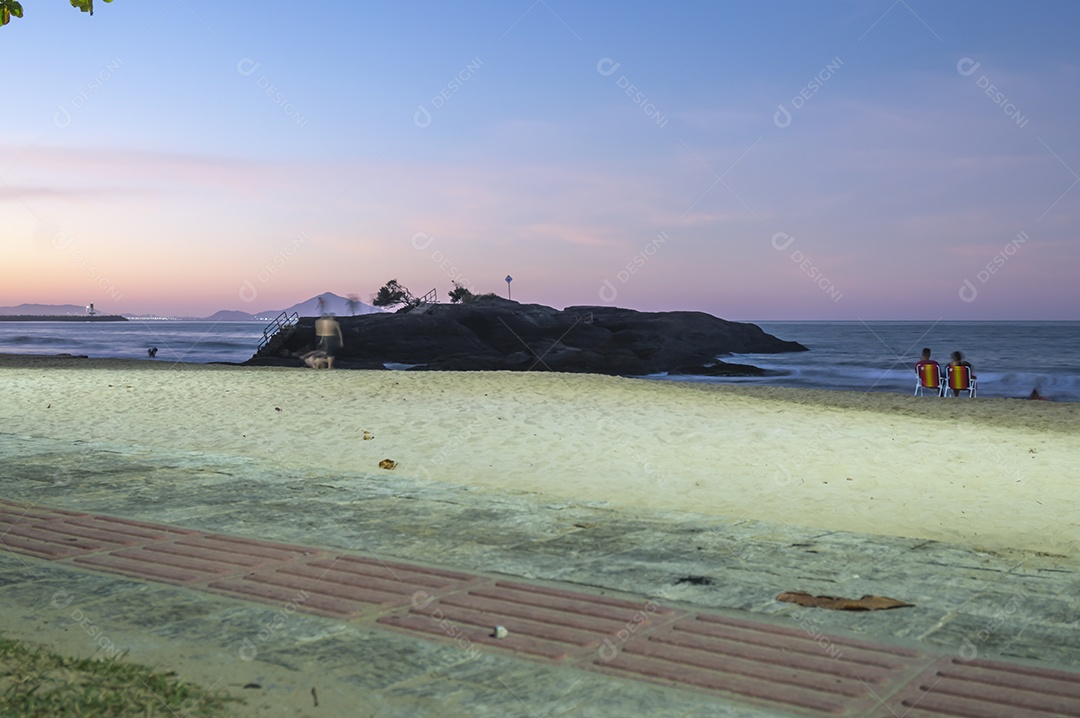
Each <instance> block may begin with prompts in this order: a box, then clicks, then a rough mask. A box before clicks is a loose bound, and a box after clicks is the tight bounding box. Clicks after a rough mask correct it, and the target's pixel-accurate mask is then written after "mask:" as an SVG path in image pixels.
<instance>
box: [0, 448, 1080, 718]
mask: <svg viewBox="0 0 1080 718" xmlns="http://www.w3.org/2000/svg"><path fill="white" fill-rule="evenodd" d="M0 456H2V457H4V458H3V459H0V476H2V477H3V479H4V483H3V485H4V487H5V493H6V494H7V496H8V497H9V498H10V499H14V500H8V501H4V502H0V534H2V538H0V542H2V543H3V544H4V547H5V548H6V549H7V550H8V551H7V552H6V553H5V554H3V555H0V568H2V569H3V572H2V578H0V603H2V605H4V607H5V613H7V614H9V615H17V616H19V617H20V618H21V619H23V620H22V622H23V623H25V625H27V626H33V627H34V629H33V630H34V632H35V633H36V634H37V635H38V637H39V638H40V639H41V640H50V641H54V642H63V643H66V644H73V645H74V647H76V650H77V649H78V646H80V645H82V646H83V648H85V647H87V646H89V647H91V648H95V649H97V650H98V653H99V655H100V654H101V653H106V654H107V653H109V652H110V651H111V652H116V651H117V650H119V649H120V648H123V649H126V650H130V652H131V656H132V658H133V659H136V660H146V658H147V657H150V658H151V661H150V662H154V660H164V658H163V657H166V656H169V657H170V659H169V661H170V663H172V662H178V663H179V664H180V665H179V666H178V667H179V668H181V669H182V670H183V672H184V674H185V676H187V674H188V673H190V672H192V671H189V670H187V669H188V668H189V666H188V663H191V664H195V665H201V666H203V669H202V670H203V672H204V673H206V676H205V678H206V679H207V680H204V681H203V683H204V684H205V685H207V686H209V685H211V684H212V683H214V682H215V680H211V677H212V676H214V675H215V673H216V674H217V679H218V680H220V679H221V676H222V675H226V674H228V675H230V676H233V677H235V676H236V675H242V676H247V677H248V678H247V679H245V680H244V681H242V682H238V681H232V683H238V685H232V684H230V682H228V681H226V682H225V683H223V684H222V685H219V686H218V687H219V688H220V687H227V688H229V689H232V690H233V691H234V692H239V693H246V694H247V697H249V698H253V704H254V705H253V707H252V710H254V711H255V712H254V713H253V714H259V715H263V714H266V715H269V714H289V715H296V714H302V715H335V714H341V715H345V714H349V715H353V714H359V715H363V714H364V713H363V711H369V713H368V714H370V715H380V716H381V715H397V714H401V715H417V714H422V715H427V714H430V715H489V714H490V715H535V716H544V715H587V716H591V715H597V716H603V715H637V714H643V715H644V714H648V715H660V716H669V715H670V716H676V715H678V716H689V715H718V716H820V715H845V716H901V715H910V716H912V717H913V718H919V717H921V718H931V717H932V716H945V715H961V716H963V715H971V716H980V717H987V718H992V717H993V716H1010V717H1012V716H1019V717H1021V718H1023V717H1025V716H1029V717H1030V718H1036V717H1041V716H1050V715H1055V716H1058V715H1066V716H1080V677H1078V675H1077V674H1076V673H1074V672H1072V671H1071V670H1066V671H1062V669H1077V668H1080V641H1078V640H1077V638H1078V630H1080V627H1078V623H1077V615H1078V613H1077V610H1076V609H1077V601H1076V599H1075V598H1074V596H1075V593H1076V591H1075V587H1076V585H1077V581H1076V578H1077V572H1076V568H1077V565H1076V562H1075V561H1074V560H1072V559H1069V558H1066V557H1049V556H1039V555H1028V554H1021V553H1011V552H1004V553H1001V552H999V553H988V552H980V551H975V550H972V549H966V548H963V547H958V546H950V545H946V544H939V543H934V542H925V541H917V540H909V539H887V538H881V537H865V536H856V535H853V534H838V533H834V532H830V533H822V532H814V531H809V530H799V529H792V528H790V527H775V526H766V525H762V524H760V523H749V522H737V521H726V520H716V519H713V518H709V517H701V516H693V515H680V516H675V515H671V514H647V513H636V514H629V513H627V512H624V511H612V510H611V509H610V507H604V506H587V505H577V504H573V505H571V504H559V503H550V502H543V501H540V500H538V497H535V496H508V495H493V494H490V493H481V492H476V491H470V490H468V489H465V488H462V487H457V486H445V485H438V484H433V483H430V482H424V483H422V484H420V483H416V482H408V481H404V480H390V479H387V478H386V477H372V476H355V477H342V476H333V477H331V476H319V475H304V476H295V475H291V474H290V473H289V472H281V471H280V469H279V470H278V471H276V472H275V470H273V469H272V468H270V467H268V466H266V465H262V464H259V463H258V462H249V461H243V460H238V459H235V458H226V457H205V456H190V455H185V456H181V455H177V456H170V457H163V456H161V455H160V454H155V455H153V456H141V455H138V454H136V453H135V452H130V451H126V452H125V451H120V452H117V450H116V447H107V446H104V445H100V444H95V445H81V446H80V445H71V444H65V443H62V442H52V441H48V440H42V439H29V438H19V437H13V436H11V435H0ZM341 494H345V496H342V495H341ZM28 500H30V501H29V502H28ZM37 502H41V503H37ZM60 507H63V508H60ZM121 516H122V517H124V518H119V517H121ZM240 533H243V534H245V536H239V535H237V534H240ZM267 538H272V539H274V541H268V540H266V539H267ZM300 539H303V540H300ZM357 549H360V550H357ZM389 556H394V558H393V559H391V558H389ZM448 567H452V568H448ZM787 590H792V591H795V590H799V591H809V592H811V593H829V594H833V595H847V596H854V597H858V596H860V595H862V594H863V593H875V594H880V595H888V596H892V597H894V598H899V599H902V600H906V601H909V602H912V603H915V604H916V606H915V607H914V608H904V609H896V610H891V611H883V612H872V613H850V612H830V611H823V610H820V609H805V608H799V607H795V606H793V605H791V604H785V603H778V602H776V601H775V600H774V599H775V596H776V594H778V593H780V592H782V591H787ZM496 625H501V626H504V627H505V628H506V629H507V635H506V636H505V637H498V636H497V635H494V628H495V626H496ZM170 651H171V654H170ZM1018 659H1019V660H1018ZM195 672H196V673H197V671H195ZM245 685H248V686H256V685H257V686H258V688H244V687H243V686H245ZM309 688H310V693H309V690H308V689H309ZM361 696H362V701H361V702H360V703H358V702H357V701H358V697H361ZM316 701H318V702H319V706H318V707H316V706H315V703H316ZM335 709H340V710H345V711H346V712H345V713H335V712H334V710H335ZM260 711H261V712H260ZM286 711H287V712H286ZM358 711H359V712H358Z"/></svg>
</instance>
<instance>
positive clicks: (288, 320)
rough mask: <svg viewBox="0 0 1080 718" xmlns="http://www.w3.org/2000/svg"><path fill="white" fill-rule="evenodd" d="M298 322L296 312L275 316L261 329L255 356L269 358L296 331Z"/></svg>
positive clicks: (298, 318) (298, 317)
mask: <svg viewBox="0 0 1080 718" xmlns="http://www.w3.org/2000/svg"><path fill="white" fill-rule="evenodd" d="M298 321H300V316H299V315H298V314H297V313H296V312H293V313H292V314H286V313H285V312H282V313H281V314H279V315H277V317H276V318H275V319H274V321H272V322H270V323H269V324H267V325H266V327H265V328H263V335H262V339H260V340H259V346H258V348H257V349H256V350H255V356H270V355H272V354H274V353H276V352H277V351H278V350H279V349H281V345H282V344H284V343H285V340H286V339H288V338H289V337H290V336H292V333H293V332H294V331H296V323H297V322H298Z"/></svg>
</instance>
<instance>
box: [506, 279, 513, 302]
mask: <svg viewBox="0 0 1080 718" xmlns="http://www.w3.org/2000/svg"><path fill="white" fill-rule="evenodd" d="M512 281H514V278H513V277H511V276H510V275H509V274H507V275H506V298H507V299H510V298H511V297H510V282H512Z"/></svg>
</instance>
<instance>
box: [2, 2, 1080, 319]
mask: <svg viewBox="0 0 1080 718" xmlns="http://www.w3.org/2000/svg"><path fill="white" fill-rule="evenodd" d="M24 8H25V17H23V18H22V19H12V21H11V23H10V24H9V25H7V26H5V27H2V28H0V61H2V63H3V66H4V67H5V68H6V71H5V73H4V77H3V80H2V81H0V305H14V304H19V303H22V302H35V303H50V304H65V303H72V304H79V305H85V304H88V303H90V302H94V303H95V307H96V308H97V309H98V311H100V312H117V313H130V314H159V315H175V316H206V315H209V314H211V313H213V312H215V311H217V310H221V309H239V310H244V311H248V312H261V311H265V310H271V309H275V308H282V307H286V306H289V305H291V304H294V303H296V302H298V301H302V300H304V299H307V298H309V297H311V296H313V295H315V294H319V293H321V292H326V291H330V292H335V293H337V294H340V295H342V296H344V295H347V294H356V295H358V296H359V297H360V298H361V299H362V300H364V301H370V299H371V298H372V296H373V295H374V293H375V292H376V291H377V290H378V288H379V287H380V286H382V285H383V284H384V283H385V282H386V281H388V280H390V279H397V280H399V281H400V282H401V283H402V284H404V285H405V286H407V287H409V288H410V289H411V290H412V291H413V292H414V293H415V294H417V295H420V294H424V293H426V292H427V291H429V290H430V289H432V288H434V289H436V290H437V292H438V294H439V296H440V297H441V298H442V300H443V301H446V293H447V292H448V291H449V290H450V289H452V287H453V282H454V281H457V282H459V283H461V284H462V285H464V286H466V287H468V288H469V289H470V290H472V291H473V292H475V293H483V292H496V293H498V294H500V295H503V296H506V294H507V292H508V291H509V292H510V295H511V296H512V298H513V299H515V300H518V301H522V302H536V303H540V304H546V305H550V306H555V307H564V306H571V305H617V306H623V307H631V308H634V309H639V310H646V311H668V310H699V311H705V312H709V313H711V314H714V315H716V316H720V317H723V318H726V319H746V320H755V319H756V320H799V319H807V320H833V319H835V320H855V319H862V320H877V319H913V320H924V319H925V320H936V319H950V320H990V319H1080V314H1078V310H1077V307H1078V306H1080V301H1078V300H1080V282H1078V281H1076V280H1077V276H1078V274H1080V271H1078V270H1080V241H1078V240H1080V222H1078V219H1080V186H1077V185H1080V174H1078V173H1080V134H1078V132H1077V118H1078V117H1080V92H1078V91H1080V43H1078V42H1077V41H1076V36H1075V34H1076V29H1077V28H1078V27H1080V3H1077V2H1075V1H1074V0H1045V1H1043V2H1033V3H1021V2H1001V1H996V2H995V1H987V0H958V1H954V2H948V3H942V2H939V1H938V0H832V1H824V0H822V1H817V2H809V1H807V0H793V1H780V0H777V1H771V2H770V1H769V0H739V1H732V2H720V1H714V2H705V1H694V0H687V1H685V2H678V3H660V2H641V1H636V2H634V1H621V2H613V1H597V2H590V3H581V2H577V1H576V0H575V1H572V0H501V1H500V2H495V1H494V0H491V1H488V2H477V1H464V2H454V3H447V2H445V1H431V2H427V1H424V2H394V3H391V2H372V3H357V2H353V1H350V2H340V1H336V0H333V1H331V0H328V1H326V2H321V3H317V4H311V5H304V4H297V3H291V2H290V3H285V2H279V1H278V0H265V1H263V2H259V3H254V2H223V1H222V0H217V1H216V2H205V1H203V0H163V1H160V2H150V1H148V0H142V1H141V2H132V1H131V0H116V1H115V2H113V3H111V4H105V3H103V2H100V0H99V2H98V3H96V8H95V13H94V15H93V16H89V15H86V14H83V13H80V12H78V11H77V10H75V9H74V8H71V7H70V6H69V4H68V3H67V2H65V1H64V0H40V1H37V2H35V1H33V0H28V1H27V2H24ZM508 277H509V278H512V281H510V282H507V281H506V280H507V278H508Z"/></svg>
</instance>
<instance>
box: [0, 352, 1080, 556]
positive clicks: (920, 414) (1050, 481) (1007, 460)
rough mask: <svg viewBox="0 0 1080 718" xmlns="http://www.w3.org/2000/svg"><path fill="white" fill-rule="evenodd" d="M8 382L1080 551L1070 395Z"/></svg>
mask: <svg viewBox="0 0 1080 718" xmlns="http://www.w3.org/2000/svg"><path fill="white" fill-rule="evenodd" d="M0 385H2V386H3V394H4V399H3V402H0V431H3V432H7V433H11V434H18V435H24V436H40V437H49V438H54V439H65V440H66V439H70V440H71V441H73V442H74V441H89V442H101V443H104V444H110V445H115V446H120V447H134V448H139V449H140V450H150V451H152V450H153V449H155V448H162V449H165V448H167V449H168V450H169V451H189V452H205V453H208V454H216V455H238V456H247V457H256V458H261V459H264V460H266V461H270V462H273V463H274V464H275V465H276V466H278V467H283V468H285V469H287V470H288V471H290V472H293V473H294V474H295V475H296V476H298V477H303V476H304V475H305V472H309V471H312V470H315V469H318V470H330V471H340V472H341V473H342V475H343V477H347V476H349V475H368V476H372V475H374V476H378V475H380V474H383V473H386V472H387V471H393V472H394V473H395V475H405V476H408V477H414V478H417V479H431V480H437V481H447V482H455V483H459V484H468V485H472V486H475V487H478V490H495V491H498V490H507V491H513V492H528V493H534V494H537V495H542V496H548V497H552V498H559V499H563V500H565V499H579V500H588V501H605V502H609V503H610V504H611V505H612V506H613V507H616V508H617V507H620V506H625V507H650V508H658V509H672V510H679V511H689V512H695V513H699V514H711V515H720V516H727V517H731V518H736V519H740V518H745V519H754V520H761V521H767V522H774V523H785V524H792V525H799V526H809V527H815V528H820V529H824V530H845V531H855V532H864V533H874V534H885V535H894V536H906V537H916V538H926V539H937V540H945V541H953V542H959V543H964V544H967V545H971V546H977V547H985V548H990V549H994V548H1023V549H1031V550H1037V551H1043V552H1047V553H1055V554H1065V555H1076V554H1077V553H1080V498H1078V497H1080V494H1078V492H1077V491H1076V488H1075V482H1076V480H1077V478H1078V475H1080V471H1078V468H1077V467H1078V466H1080V438H1078V437H1080V431H1078V430H1080V405H1077V404H1059V403H1053V402H1039V401H1025V400H1011V399H977V400H967V399H949V400H943V399H936V398H913V397H910V396H901V395H892V394H861V393H855V392H824V391H806V390H796V389H778V388H761V387H737V386H716V385H704V384H681V383H674V382H659V381H646V380H636V379H621V378H612V377H604V376H594V375H576V374H550V373H479V372H478V373H449V372H447V373H425V372H364V371H312V370H293V369H273V368H245V367H232V366H221V365H180V364H166V363H155V362H149V361H127V360H88V359H74V358H73V359H62V358H44V357H22V356H11V355H8V356H3V357H0ZM386 459H389V460H390V461H392V462H395V464H396V466H395V467H394V468H393V469H384V468H380V462H381V461H383V460H386Z"/></svg>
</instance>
